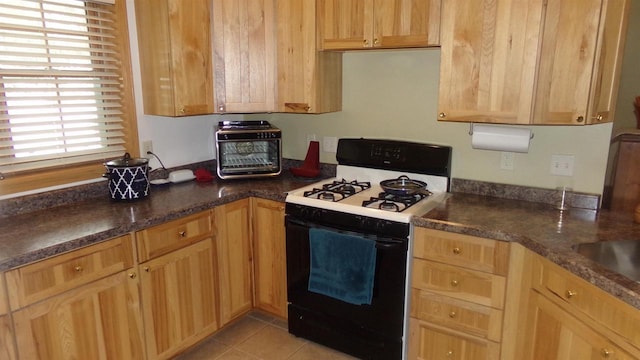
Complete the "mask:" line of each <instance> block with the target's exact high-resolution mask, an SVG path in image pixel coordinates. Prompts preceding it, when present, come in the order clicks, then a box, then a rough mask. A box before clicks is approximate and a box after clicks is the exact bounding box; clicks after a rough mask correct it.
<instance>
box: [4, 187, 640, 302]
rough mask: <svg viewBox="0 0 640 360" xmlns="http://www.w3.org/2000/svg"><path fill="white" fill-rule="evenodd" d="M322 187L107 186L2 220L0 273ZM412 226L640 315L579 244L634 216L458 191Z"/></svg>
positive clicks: (615, 279) (606, 236)
mask: <svg viewBox="0 0 640 360" xmlns="http://www.w3.org/2000/svg"><path fill="white" fill-rule="evenodd" d="M315 181H317V180H312V181H310V180H306V179H297V178H294V177H292V176H290V175H281V176H279V177H277V178H270V179H256V180H227V181H222V180H215V181H214V182H212V183H198V182H195V181H191V182H186V183H181V184H172V185H165V186H157V187H156V186H154V187H152V189H151V194H150V195H149V197H147V198H145V199H142V200H137V201H132V202H120V201H112V200H110V199H109V197H108V195H107V190H106V188H105V193H104V194H105V196H104V197H93V198H90V199H85V200H78V201H73V202H71V203H69V204H67V205H61V206H56V207H53V208H49V209H46V210H39V211H31V212H27V213H23V214H17V215H11V216H6V217H3V218H0V226H1V227H2V230H3V231H2V232H0V271H3V270H7V269H10V268H14V267H17V266H20V265H23V264H26V263H29V262H32V261H36V260H40V259H44V258H46V257H49V256H52V255H56V254H60V253H63V252H66V251H69V250H73V249H76V248H79V247H82V246H86V245H90V244H92V243H96V242H99V241H103V240H106V239H109V238H113V237H116V236H120V235H123V234H127V233H129V232H132V231H137V230H141V229H144V228H147V227H150V226H154V225H157V224H160V223H163V222H165V221H169V220H173V219H176V218H179V217H182V216H185V215H189V214H193V213H196V212H199V211H202V210H206V209H209V208H212V207H215V206H218V205H221V204H225V203H229V202H232V201H235V200H239V199H242V198H246V197H249V196H255V197H261V198H266V199H271V200H276V201H284V200H285V197H286V192H287V191H290V190H292V189H296V188H299V187H302V186H306V185H308V184H309V183H311V182H315ZM105 186H106V185H105ZM561 214H562V215H561ZM413 224H414V225H416V226H421V227H426V228H432V229H437V230H445V231H450V232H456V233H461V234H468V235H474V236H479V237H485V238H491V239H497V240H503V241H515V242H518V243H521V244H522V245H524V246H525V247H527V248H529V249H530V250H532V251H535V252H536V253H539V254H540V255H542V256H544V257H546V258H548V259H550V260H551V261H553V262H555V263H557V264H559V265H560V266H563V267H564V268H566V269H568V270H570V271H571V272H573V273H574V274H576V275H578V276H580V277H582V278H584V279H586V280H587V281H590V282H591V283H593V284H594V285H596V286H598V287H600V288H602V289H603V290H605V291H607V292H609V293H611V294H613V295H614V296H616V297H618V298H620V299H621V300H623V301H625V302H627V303H628V304H630V305H632V306H635V307H636V308H638V309H640V284H639V283H637V282H635V281H632V280H630V279H628V278H626V277H624V276H622V275H620V274H617V273H614V272H612V271H609V270H607V269H605V268H604V267H602V266H600V265H598V264H597V263H595V262H593V261H590V260H588V259H587V258H585V257H583V256H581V255H579V254H578V253H577V252H575V251H574V250H573V247H574V246H576V245H577V244H580V243H590V242H598V241H608V240H620V239H631V238H632V239H640V225H639V224H635V223H634V222H633V215H632V214H630V213H629V214H626V213H614V212H609V211H606V210H601V211H599V212H596V211H594V210H580V209H570V210H569V211H567V212H563V213H561V212H560V211H558V210H555V209H553V207H552V206H551V205H549V204H544V203H535V202H527V201H520V200H509V199H504V198H498V197H490V196H479V195H473V194H466V193H464V194H463V193H453V194H451V195H450V196H449V197H448V199H447V200H445V201H444V202H443V203H442V204H441V205H440V206H438V207H437V208H435V209H434V210H432V211H430V212H429V213H428V214H426V215H425V216H423V217H421V218H414V220H413Z"/></svg>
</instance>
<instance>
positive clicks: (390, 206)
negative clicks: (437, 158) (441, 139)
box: [286, 165, 449, 223]
mask: <svg viewBox="0 0 640 360" xmlns="http://www.w3.org/2000/svg"><path fill="white" fill-rule="evenodd" d="M401 176H405V177H407V178H409V179H410V180H416V181H421V182H424V183H426V184H427V186H426V190H428V191H423V192H416V193H412V194H409V195H404V194H403V195H397V194H391V193H388V192H386V191H385V190H384V189H383V188H382V186H381V185H380V182H382V181H385V180H392V179H398V178H399V177H401ZM448 185H449V178H448V177H446V176H438V175H427V174H418V173H411V172H405V171H395V170H384V169H373V168H366V167H358V166H349V165H338V166H337V168H336V177H334V178H330V179H326V180H323V181H320V182H317V183H314V184H311V185H308V186H305V187H303V188H299V189H296V190H294V191H292V192H290V193H289V194H288V195H287V198H286V202H287V203H292V204H299V205H306V206H309V207H315V208H321V209H327V210H333V211H338V212H343V213H349V214H354V215H362V216H368V217H372V218H377V219H384V220H391V221H397V222H402V223H409V222H410V221H411V217H412V216H420V215H422V214H425V213H426V212H428V211H429V210H431V209H433V208H434V207H436V206H437V205H438V204H439V203H440V202H442V201H443V200H444V199H445V198H446V196H447V189H448Z"/></svg>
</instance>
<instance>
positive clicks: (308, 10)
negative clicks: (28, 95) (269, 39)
mask: <svg viewBox="0 0 640 360" xmlns="http://www.w3.org/2000/svg"><path fill="white" fill-rule="evenodd" d="M276 3H277V9H276V17H277V19H278V26H277V40H278V41H277V83H278V95H277V96H278V101H277V106H276V111H279V112H290V113H314V114H317V113H325V112H332V111H340V110H341V109H342V54H341V53H339V52H321V51H317V50H318V48H317V41H316V32H317V30H316V29H317V26H316V24H317V16H316V13H317V11H316V0H278V1H276Z"/></svg>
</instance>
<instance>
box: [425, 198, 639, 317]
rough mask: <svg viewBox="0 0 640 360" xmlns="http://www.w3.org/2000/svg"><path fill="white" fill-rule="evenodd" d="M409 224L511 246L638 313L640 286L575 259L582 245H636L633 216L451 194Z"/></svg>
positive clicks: (583, 260)
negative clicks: (561, 269)
mask: <svg viewBox="0 0 640 360" xmlns="http://www.w3.org/2000/svg"><path fill="white" fill-rule="evenodd" d="M413 224H414V225H416V226H421V227H425V228H430V229H436V230H445V231H450V232H455V233H460V234H467V235H473V236H479V237H484V238H490V239H496V240H504V241H515V242H518V243H520V244H522V245H523V246H525V247H526V248H528V249H530V250H532V251H534V252H536V253H538V254H540V255H542V256H543V257H545V258H547V259H549V260H551V261H552V262H554V263H556V264H558V265H560V266H562V267H564V268H565V269H567V270H569V271H571V272H572V273H574V274H575V275H577V276H579V277H581V278H583V279H585V280H587V281H589V282H590V283H592V284H594V285H596V286H598V287H600V288H601V289H603V290H605V291H607V292H609V293H610V294H612V295H614V296H616V297H618V298H619V299H621V300H623V301H625V302H626V303H628V304H630V305H632V306H634V307H636V308H638V309H640V283H638V282H636V281H633V280H631V279H629V278H627V277H625V276H623V275H621V274H618V273H616V272H613V271H610V270H608V269H606V268H604V267H603V266H601V265H600V264H598V263H596V262H594V261H591V260H589V259H588V258H586V257H584V256H582V255H580V254H578V252H577V251H576V250H575V249H576V247H577V246H578V245H579V244H581V243H594V242H600V241H614V240H632V239H633V240H635V239H637V240H638V241H640V224H636V223H635V222H634V221H633V214H632V213H623V212H611V211H608V210H600V211H595V210H583V209H575V208H572V209H569V210H568V211H564V212H561V211H559V210H556V209H554V208H553V206H552V205H549V204H544V203H536V202H527V201H519V200H509V199H502V198H497V197H489V196H479V195H472V194H457V193H454V194H452V195H451V196H449V198H448V199H447V200H445V201H444V202H443V203H442V204H440V205H439V206H438V207H437V208H435V209H434V210H432V211H430V212H429V213H428V214H426V215H424V216H423V217H421V218H414V220H413Z"/></svg>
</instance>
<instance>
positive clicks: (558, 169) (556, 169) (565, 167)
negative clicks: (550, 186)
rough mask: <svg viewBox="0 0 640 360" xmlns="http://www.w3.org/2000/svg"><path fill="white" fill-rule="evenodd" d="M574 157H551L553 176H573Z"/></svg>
mask: <svg viewBox="0 0 640 360" xmlns="http://www.w3.org/2000/svg"><path fill="white" fill-rule="evenodd" d="M574 161H575V156H573V155H551V168H550V171H549V172H550V173H551V175H560V176H573V163H574Z"/></svg>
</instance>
